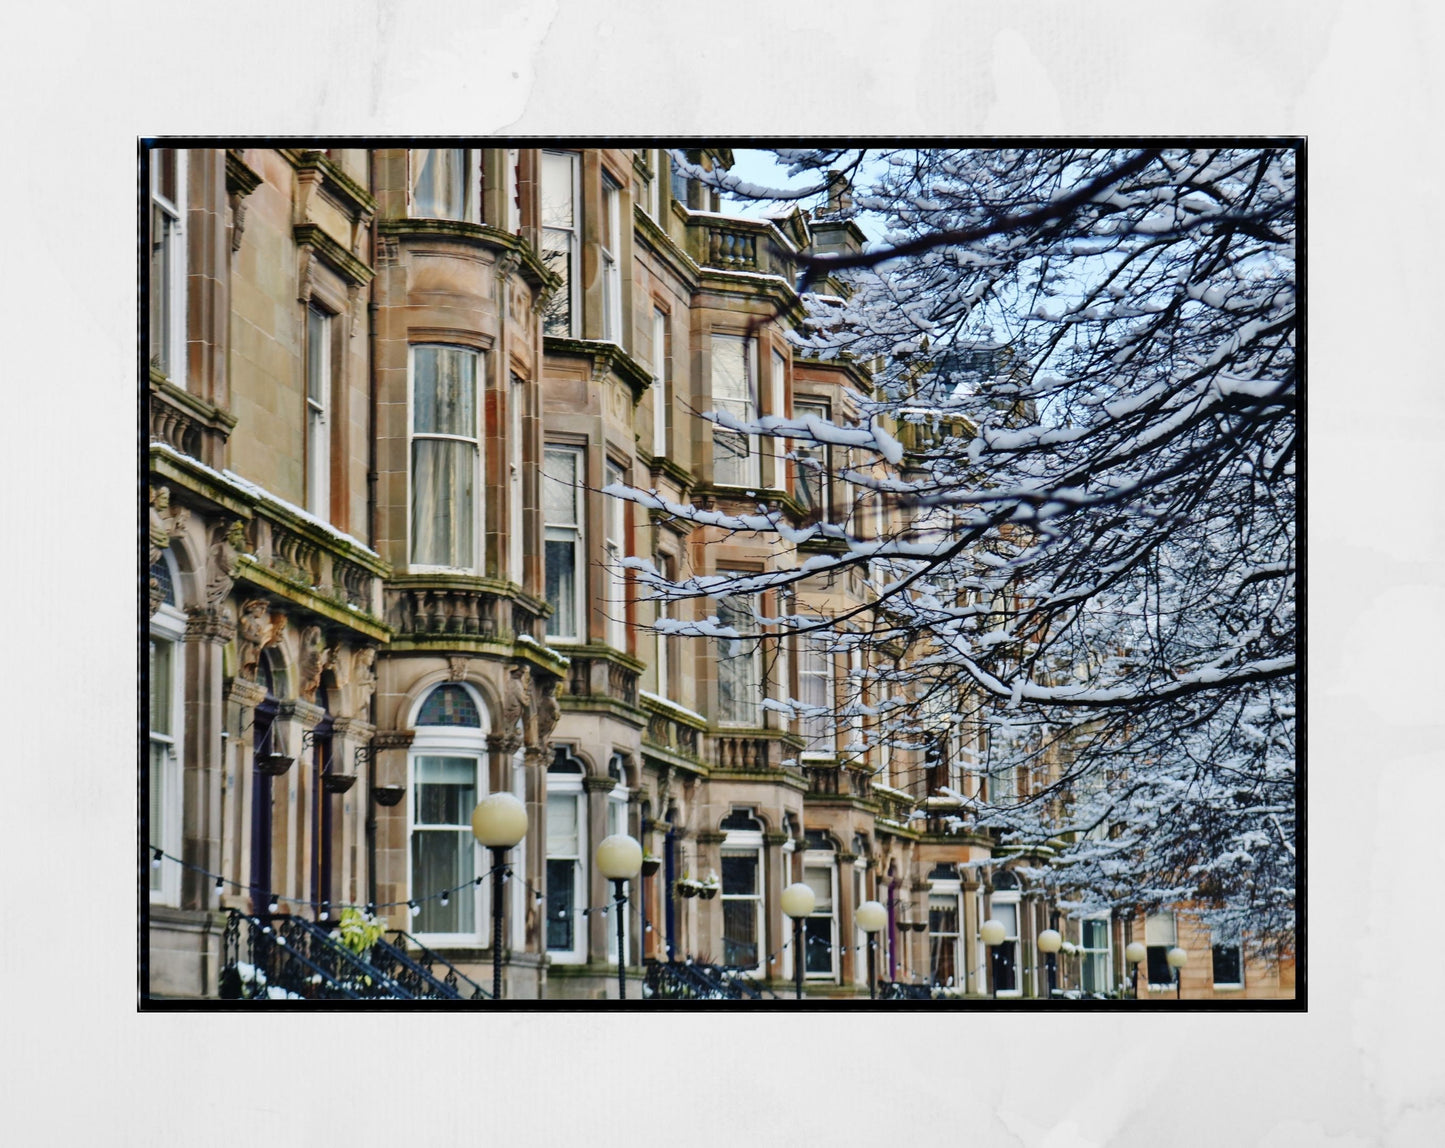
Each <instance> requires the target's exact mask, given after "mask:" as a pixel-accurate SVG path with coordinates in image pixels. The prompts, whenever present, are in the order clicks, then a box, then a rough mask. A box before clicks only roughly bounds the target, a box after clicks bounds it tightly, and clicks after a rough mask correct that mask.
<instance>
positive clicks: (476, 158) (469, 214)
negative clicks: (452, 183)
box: [406, 148, 482, 223]
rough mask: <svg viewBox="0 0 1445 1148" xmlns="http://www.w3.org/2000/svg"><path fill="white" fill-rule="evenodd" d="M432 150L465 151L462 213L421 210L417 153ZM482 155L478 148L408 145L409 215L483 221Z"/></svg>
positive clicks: (460, 221)
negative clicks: (428, 212) (418, 200)
mask: <svg viewBox="0 0 1445 1148" xmlns="http://www.w3.org/2000/svg"><path fill="white" fill-rule="evenodd" d="M433 151H459V152H461V153H462V165H463V174H462V203H461V207H460V209H459V214H447V215H422V214H420V213H419V210H418V205H417V199H416V177H417V174H418V167H417V164H418V160H417V156H418V154H419V153H420V152H433ZM480 158H481V157H480V154H479V153H478V152H477V150H476V149H475V148H408V149H407V153H406V160H407V172H406V208H407V215H409V216H410V217H411V218H412V219H450V220H454V221H456V222H459V223H480V222H481V221H482V215H481V196H480V195H479V194H478V191H479V188H480V186H481V168H480Z"/></svg>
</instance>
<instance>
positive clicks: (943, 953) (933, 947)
mask: <svg viewBox="0 0 1445 1148" xmlns="http://www.w3.org/2000/svg"><path fill="white" fill-rule="evenodd" d="M958 891H959V883H958V881H956V880H939V881H930V882H929V891H928V965H929V968H930V969H931V970H932V974H931V975H932V980H933V983H934V984H936V985H942V986H944V987H945V988H948V987H955V986H959V985H962V984H963V978H962V970H961V969H960V968H959V961H958V956H959V953H958V939H959V928H958V922H959V920H960V914H959V911H958Z"/></svg>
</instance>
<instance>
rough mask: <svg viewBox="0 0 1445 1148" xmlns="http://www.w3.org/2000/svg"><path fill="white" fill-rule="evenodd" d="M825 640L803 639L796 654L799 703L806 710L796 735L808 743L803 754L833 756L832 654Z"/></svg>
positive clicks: (816, 638) (828, 642) (827, 641)
mask: <svg viewBox="0 0 1445 1148" xmlns="http://www.w3.org/2000/svg"><path fill="white" fill-rule="evenodd" d="M829 646H830V641H829V639H827V638H820V637H804V638H803V639H802V642H801V643H800V649H799V651H798V655H799V656H798V695H799V696H798V701H799V702H800V703H801V704H802V705H803V706H804V707H805V709H804V712H803V713H802V715H801V717H800V718H799V721H798V732H799V733H800V734H802V735H803V737H804V738H806V739H807V741H806V743H805V744H804V746H803V752H804V753H810V754H825V755H827V756H829V757H831V756H832V755H833V752H834V748H835V745H834V732H833V707H834V690H833V652H832V650H831V649H829Z"/></svg>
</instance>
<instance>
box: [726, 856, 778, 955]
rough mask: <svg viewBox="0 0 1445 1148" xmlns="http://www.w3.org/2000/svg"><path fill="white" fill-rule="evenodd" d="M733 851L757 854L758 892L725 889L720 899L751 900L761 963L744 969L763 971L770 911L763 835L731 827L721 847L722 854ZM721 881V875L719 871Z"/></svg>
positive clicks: (766, 952)
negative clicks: (740, 892) (766, 910)
mask: <svg viewBox="0 0 1445 1148" xmlns="http://www.w3.org/2000/svg"><path fill="white" fill-rule="evenodd" d="M729 853H730V854H733V855H734V856H749V855H751V856H752V857H754V858H755V862H756V865H757V875H758V879H757V885H756V890H757V891H756V892H754V893H751V894H737V893H734V894H729V893H728V892H726V891H725V890H724V891H722V892H720V894H719V897H718V899H719V901H721V902H722V903H723V904H726V903H727V902H729V901H751V902H752V903H753V913H754V920H755V922H756V935H757V947H758V963H757V964H756V965H754V966H753V967H752V968H751V969H745V970H744V971H745V972H748V973H754V974H757V973H761V972H762V971H763V970H764V968H765V966H766V965H767V960H768V957H767V954H768V915H767V914H766V913H765V912H763V907H764V905H765V904H766V890H767V871H766V869H765V868H764V861H763V835H762V832H761V830H757V829H729V830H728V831H727V836H725V837H724V838H723V841H722V845H721V847H720V849H719V858H721V855H722V854H729ZM718 876H719V880H720V881H721V879H722V875H721V874H719V875H718ZM718 959H719V960H724V959H726V957H725V950H724V948H723V941H722V935H721V934H719V935H718Z"/></svg>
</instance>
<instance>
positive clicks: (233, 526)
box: [206, 519, 246, 610]
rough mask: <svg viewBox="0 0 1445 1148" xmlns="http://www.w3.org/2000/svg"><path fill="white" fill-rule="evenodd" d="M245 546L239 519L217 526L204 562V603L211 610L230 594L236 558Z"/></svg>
mask: <svg viewBox="0 0 1445 1148" xmlns="http://www.w3.org/2000/svg"><path fill="white" fill-rule="evenodd" d="M245 548H246V528H245V527H244V526H243V525H242V523H241V522H240V520H239V519H237V520H235V521H232V522H230V523H229V524H227V523H223V524H222V525H221V526H220V527H219V528H217V530H216V535H215V541H214V542H213V543H212V544H211V551H210V554H209V556H208V561H207V563H206V605H207V606H208V607H209V608H211V609H212V610H215V609H218V608H219V607H220V605H221V603H222V602H224V601H225V600H226V596H227V595H228V594H230V592H231V585H232V582H233V581H234V579H235V574H236V560H237V559H238V558H240V557H241V554H242V553H243V552H244V551H245Z"/></svg>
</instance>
